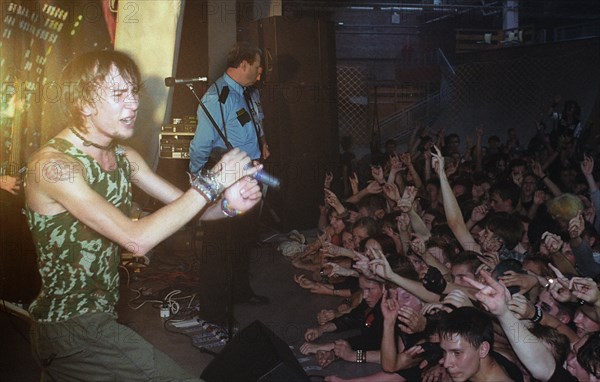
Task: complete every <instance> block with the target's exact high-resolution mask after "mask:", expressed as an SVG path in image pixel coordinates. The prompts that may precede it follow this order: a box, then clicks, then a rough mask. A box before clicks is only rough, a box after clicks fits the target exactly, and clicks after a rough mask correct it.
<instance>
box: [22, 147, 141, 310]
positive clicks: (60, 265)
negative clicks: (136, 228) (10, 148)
mask: <svg viewBox="0 0 600 382" xmlns="http://www.w3.org/2000/svg"><path fill="white" fill-rule="evenodd" d="M46 146H49V147H52V148H54V149H55V150H57V151H60V152H62V153H64V154H67V155H69V156H71V157H73V158H75V159H77V160H78V161H80V162H81V163H82V164H83V168H84V170H85V172H86V180H87V183H88V184H89V186H90V187H91V188H92V189H93V190H94V191H96V192H97V193H99V194H100V195H102V196H103V197H104V198H105V199H106V200H107V201H108V202H109V203H111V204H113V205H114V206H115V207H117V208H118V209H119V210H121V211H122V212H123V213H124V214H126V215H129V212H130V208H131V182H130V180H131V178H130V174H131V167H130V163H129V160H128V159H127V158H126V157H125V155H124V153H123V149H122V148H120V147H117V148H116V149H115V153H116V154H117V155H116V157H117V168H116V169H115V170H113V171H108V172H107V171H104V170H103V169H102V168H101V167H100V164H99V163H98V162H96V160H95V159H93V158H92V157H90V156H89V155H87V154H85V153H84V152H83V151H81V150H79V149H78V148H76V147H75V146H73V145H72V144H71V143H70V142H68V141H66V140H64V139H53V140H51V141H49V142H48V143H47V145H46ZM90 208H94V207H93V206H90ZM25 213H26V215H27V221H28V224H29V229H30V230H31V233H32V236H33V240H34V243H35V246H36V251H37V261H38V267H39V271H40V275H41V278H42V289H41V292H40V294H39V295H38V297H37V298H36V299H35V301H33V302H32V303H31V305H30V307H29V312H30V313H31V315H32V316H33V318H34V319H36V320H38V321H42V322H56V321H62V320H66V319H69V318H72V317H75V316H79V315H82V314H84V313H88V312H106V313H110V314H115V305H116V303H117V301H118V300H119V273H118V269H119V262H120V258H119V256H120V253H119V245H118V244H116V243H114V242H112V241H111V240H109V239H107V238H105V237H104V236H102V235H100V234H99V233H97V232H96V231H94V230H92V229H90V228H88V227H87V226H86V225H85V224H83V223H82V222H81V221H79V220H77V219H76V218H75V217H74V216H73V215H71V214H70V213H69V212H68V211H65V212H61V213H59V214H56V215H50V216H48V215H40V214H38V213H36V212H35V211H32V210H30V209H29V208H28V207H27V206H26V208H25Z"/></svg>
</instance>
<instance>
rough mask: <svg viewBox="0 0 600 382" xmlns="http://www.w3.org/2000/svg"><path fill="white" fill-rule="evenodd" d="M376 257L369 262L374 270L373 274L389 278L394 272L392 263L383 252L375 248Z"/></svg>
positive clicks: (370, 267)
mask: <svg viewBox="0 0 600 382" xmlns="http://www.w3.org/2000/svg"><path fill="white" fill-rule="evenodd" d="M372 252H373V254H374V257H375V258H374V259H373V260H371V261H370V262H369V269H370V270H371V271H372V272H373V274H375V275H377V276H379V277H381V278H383V279H384V280H389V277H390V276H391V275H392V274H394V271H393V270H392V267H391V266H390V263H389V262H388V261H387V259H386V258H385V255H384V254H383V252H381V251H379V250H373V251H372Z"/></svg>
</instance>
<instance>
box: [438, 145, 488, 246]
mask: <svg viewBox="0 0 600 382" xmlns="http://www.w3.org/2000/svg"><path fill="white" fill-rule="evenodd" d="M434 148H435V151H436V153H434V154H432V155H433V160H432V166H433V168H434V169H435V171H436V172H437V174H438V177H439V178H440V189H441V191H442V200H443V202H444V211H445V213H446V219H447V221H448V226H449V227H450V229H451V230H452V233H453V234H454V236H455V237H456V239H457V240H458V241H459V243H460V244H461V245H462V247H463V249H465V250H470V251H474V252H481V248H480V247H479V244H477V243H476V242H475V239H474V238H473V236H472V235H471V232H469V230H468V229H467V226H466V224H465V220H464V219H463V216H462V213H461V211H460V207H459V206H458V201H457V200H456V196H454V193H453V192H452V187H451V186H450V182H448V178H447V177H446V171H445V170H444V157H443V156H442V153H441V151H440V149H438V148H437V146H435V147H434Z"/></svg>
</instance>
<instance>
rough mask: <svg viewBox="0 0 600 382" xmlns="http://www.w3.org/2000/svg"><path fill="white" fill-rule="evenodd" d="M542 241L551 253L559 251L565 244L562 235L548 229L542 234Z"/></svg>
mask: <svg viewBox="0 0 600 382" xmlns="http://www.w3.org/2000/svg"><path fill="white" fill-rule="evenodd" d="M542 242H543V243H544V245H545V246H546V249H548V252H550V253H556V252H559V251H560V249H561V248H562V246H563V241H562V239H561V238H560V236H558V235H555V234H553V233H550V232H548V231H546V232H544V233H543V234H542Z"/></svg>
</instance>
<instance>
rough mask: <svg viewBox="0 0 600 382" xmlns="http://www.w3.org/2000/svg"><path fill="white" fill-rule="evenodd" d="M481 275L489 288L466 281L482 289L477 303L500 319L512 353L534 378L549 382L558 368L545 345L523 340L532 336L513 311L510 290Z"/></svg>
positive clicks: (489, 276)
mask: <svg viewBox="0 0 600 382" xmlns="http://www.w3.org/2000/svg"><path fill="white" fill-rule="evenodd" d="M480 275H481V277H483V279H484V280H485V283H486V284H487V285H486V284H482V283H480V282H478V281H475V280H472V279H469V278H467V277H465V281H467V282H468V283H469V284H471V285H472V286H473V287H475V288H477V289H479V292H478V293H477V294H476V297H477V299H478V300H479V301H481V303H482V304H483V305H484V306H485V308H486V309H487V310H488V311H490V313H492V314H493V315H495V316H496V317H497V318H498V321H499V322H500V325H501V326H502V329H503V330H504V333H505V334H506V337H507V338H508V341H509V342H510V345H511V346H512V349H513V350H514V352H515V354H516V355H517V357H519V360H520V361H521V363H522V364H523V365H524V366H525V367H526V368H527V370H529V372H530V373H531V375H532V377H534V378H535V379H538V380H540V381H548V380H549V379H550V377H551V376H552V374H553V372H554V369H555V368H556V366H557V365H556V361H555V360H554V356H553V355H552V353H551V352H550V350H549V349H548V348H546V346H545V345H544V343H543V342H542V341H524V340H523V339H524V338H528V337H529V336H531V334H530V333H529V330H527V327H526V326H525V324H524V323H523V322H522V321H520V320H519V319H517V317H515V315H514V314H513V313H512V312H511V311H510V310H509V308H508V302H509V301H510V298H511V296H510V293H509V291H508V289H506V287H505V286H503V285H501V284H500V283H498V282H497V281H496V280H494V279H493V278H492V276H491V275H490V274H489V273H488V272H486V271H481V273H480Z"/></svg>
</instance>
